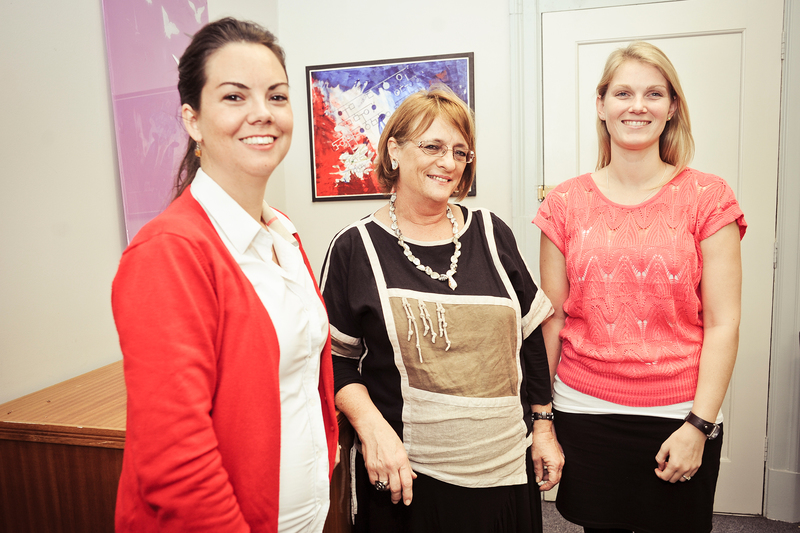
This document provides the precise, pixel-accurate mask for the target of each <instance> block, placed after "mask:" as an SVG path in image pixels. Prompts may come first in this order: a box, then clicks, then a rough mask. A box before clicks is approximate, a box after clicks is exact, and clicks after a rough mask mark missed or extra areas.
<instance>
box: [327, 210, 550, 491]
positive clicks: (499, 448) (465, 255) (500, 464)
mask: <svg viewBox="0 0 800 533" xmlns="http://www.w3.org/2000/svg"><path fill="white" fill-rule="evenodd" d="M459 207H460V209H461V210H462V212H463V214H464V220H465V223H464V227H463V228H461V231H460V232H459V240H460V241H461V243H462V248H461V257H460V259H459V263H458V272H457V274H456V275H455V278H456V281H457V282H458V287H457V288H456V290H451V289H450V288H449V287H448V285H447V283H443V282H441V281H437V280H433V279H431V278H430V277H429V276H427V275H425V273H424V272H421V271H419V270H417V269H415V268H414V265H412V264H411V263H410V262H409V261H408V259H407V258H406V256H405V255H404V253H403V248H401V247H400V246H399V245H398V244H397V238H396V237H395V235H394V232H393V231H392V230H391V228H389V227H387V226H386V225H384V224H383V223H381V222H380V221H378V220H377V219H376V218H375V216H374V215H370V216H368V217H366V218H364V219H362V220H360V221H358V222H356V223H354V224H352V225H350V226H348V227H347V228H345V229H343V230H342V231H341V232H339V234H337V235H336V237H334V239H333V241H332V242H331V245H330V248H329V250H328V255H327V257H326V258H325V264H324V266H323V270H322V277H321V288H322V293H323V296H324V298H325V304H326V306H327V309H328V314H329V317H330V323H331V341H332V344H333V365H334V380H335V390H336V391H337V392H338V391H339V390H340V389H341V388H342V387H344V386H345V385H348V384H350V383H362V384H363V385H365V386H366V387H367V389H368V391H369V394H370V396H371V398H372V401H373V402H374V403H375V405H376V407H377V408H378V409H379V410H380V412H381V413H382V414H383V416H384V418H386V420H387V421H388V422H389V423H390V424H391V425H392V427H393V428H394V429H395V431H397V434H398V435H399V436H400V438H401V439H402V440H403V443H404V445H405V447H406V450H407V451H408V456H409V460H410V462H411V466H412V468H414V470H415V471H417V472H421V473H423V474H426V475H429V476H431V477H434V478H436V479H439V480H441V481H445V482H447V483H452V484H455V485H459V486H464V487H495V486H504V485H518V484H524V483H526V482H527V478H526V474H525V451H526V449H527V448H528V446H529V445H530V437H529V432H530V421H529V420H530V416H529V415H527V413H529V412H530V405H531V404H547V403H549V401H550V375H549V371H548V367H547V355H546V353H545V349H544V342H543V340H542V333H541V328H540V327H539V325H540V324H541V322H542V320H544V319H545V318H546V317H547V316H549V315H550V314H551V313H552V307H551V305H550V301H549V300H548V299H547V297H546V296H545V295H544V293H543V292H542V291H539V290H538V288H537V286H536V284H535V283H534V281H533V278H532V276H531V274H530V271H529V270H528V267H527V265H526V264H525V261H524V260H523V258H522V255H521V254H520V253H519V250H518V248H517V244H516V241H515V240H514V236H513V234H512V233H511V230H510V229H509V227H508V226H506V225H505V224H504V223H503V222H502V221H501V220H500V219H499V218H497V217H496V216H495V215H494V214H492V213H490V212H489V211H486V210H476V211H470V210H468V209H466V208H465V207H463V206H459ZM406 243H407V244H408V245H409V247H410V248H411V250H412V252H413V253H414V255H415V256H417V257H418V258H419V259H420V261H421V262H422V263H423V264H425V265H428V266H430V267H431V268H432V269H433V270H435V271H438V272H445V271H446V270H447V269H448V265H449V264H450V256H451V255H452V254H453V251H454V247H453V244H452V242H451V241H450V240H446V241H436V242H419V241H414V240H410V239H406Z"/></svg>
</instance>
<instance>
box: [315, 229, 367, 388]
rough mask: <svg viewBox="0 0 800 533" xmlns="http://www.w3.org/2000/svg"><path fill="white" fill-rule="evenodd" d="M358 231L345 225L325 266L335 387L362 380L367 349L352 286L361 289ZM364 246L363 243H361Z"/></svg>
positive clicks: (324, 294) (323, 278)
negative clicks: (361, 364) (356, 255)
mask: <svg viewBox="0 0 800 533" xmlns="http://www.w3.org/2000/svg"><path fill="white" fill-rule="evenodd" d="M357 239H358V231H357V230H356V229H355V228H350V229H345V230H343V231H342V232H340V233H339V234H338V235H336V237H334V238H333V241H331V244H330V246H329V248H328V254H327V256H326V257H325V262H324V264H323V266H322V272H321V275H320V279H321V287H320V289H321V291H322V297H323V298H324V300H325V307H326V308H327V310H328V318H329V320H330V325H331V355H332V356H333V375H334V390H335V391H336V392H338V391H339V390H341V389H342V388H343V387H345V386H346V385H349V384H351V383H362V384H363V380H362V379H361V373H360V372H359V370H358V365H359V361H360V359H361V356H362V354H363V353H364V342H363V335H362V332H361V322H360V320H359V319H358V317H357V316H356V314H355V313H354V311H353V305H354V303H353V301H352V294H351V289H354V290H357V288H358V281H357V279H356V280H354V279H353V278H354V277H356V278H358V273H357V272H355V271H354V269H353V263H354V253H355V252H356V250H354V247H355V246H357V243H356V242H354V241H356V240H357ZM361 246H363V245H361Z"/></svg>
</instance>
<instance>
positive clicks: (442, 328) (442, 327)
mask: <svg viewBox="0 0 800 533" xmlns="http://www.w3.org/2000/svg"><path fill="white" fill-rule="evenodd" d="M444 312H445V311H444V306H443V305H442V304H441V303H438V302H437V304H436V318H437V320H438V322H439V336H440V337H442V338H444V340H445V342H446V343H447V346H446V347H445V349H444V351H445V352H446V351H447V350H449V349H450V337H448V336H447V321H446V320H445V318H444Z"/></svg>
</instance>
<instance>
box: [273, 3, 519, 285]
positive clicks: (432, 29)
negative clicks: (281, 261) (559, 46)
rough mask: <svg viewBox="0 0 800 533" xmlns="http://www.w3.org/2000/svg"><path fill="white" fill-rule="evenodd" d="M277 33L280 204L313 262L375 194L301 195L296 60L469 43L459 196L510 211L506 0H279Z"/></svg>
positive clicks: (301, 67) (377, 55)
mask: <svg viewBox="0 0 800 533" xmlns="http://www.w3.org/2000/svg"><path fill="white" fill-rule="evenodd" d="M278 5H279V16H280V33H279V36H280V41H281V44H282V45H283V46H284V47H285V49H286V52H287V67H288V72H289V83H290V85H291V98H292V105H293V109H294V117H295V123H294V137H293V140H292V149H291V150H290V151H289V155H288V156H287V157H286V160H285V161H284V163H283V164H284V167H285V172H286V209H287V213H288V214H289V216H290V217H291V218H292V221H293V222H294V223H295V225H296V226H297V228H298V231H299V232H300V237H301V238H302V240H303V244H304V246H305V248H306V251H307V252H308V255H309V260H310V261H311V264H312V266H314V268H315V270H316V272H317V273H318V272H319V269H320V267H321V266H322V261H323V259H324V256H325V252H326V251H327V246H328V244H329V243H330V240H331V238H332V237H333V235H334V234H335V233H336V232H337V231H338V230H340V229H341V228H343V227H344V226H346V225H347V224H349V223H351V222H353V221H355V220H357V219H359V218H361V217H362V216H364V215H366V214H368V213H370V212H372V211H374V210H376V209H378V208H379V207H380V206H381V205H383V203H385V201H383V200H364V201H343V202H312V201H311V163H310V160H309V133H308V104H307V96H306V82H305V67H306V66H311V65H322V64H330V63H343V62H350V61H368V60H376V59H392V58H400V57H413V56H429V55H435V54H449V53H460V52H474V53H475V111H476V121H477V131H478V136H477V147H476V150H475V151H476V154H477V157H476V160H477V192H478V194H477V197H475V198H474V199H467V200H465V202H464V203H465V204H466V205H470V206H481V207H487V208H489V209H492V210H493V211H495V212H496V213H497V214H498V215H499V216H500V217H501V218H503V219H504V220H506V221H507V222H509V224H510V216H511V198H510V191H511V180H510V177H509V175H510V172H511V162H510V158H511V149H510V141H511V139H510V136H511V131H510V130H511V126H510V114H511V107H510V72H509V33H508V32H509V14H508V4H507V3H506V2H486V1H484V0H436V1H431V0H427V1H426V0H413V1H406V2H370V3H364V2H362V1H355V0H340V1H338V2H330V1H328V0H306V1H304V2H303V3H302V5H303V8H302V9H298V8H297V5H298V3H297V2H296V1H293V0H279V3H278Z"/></svg>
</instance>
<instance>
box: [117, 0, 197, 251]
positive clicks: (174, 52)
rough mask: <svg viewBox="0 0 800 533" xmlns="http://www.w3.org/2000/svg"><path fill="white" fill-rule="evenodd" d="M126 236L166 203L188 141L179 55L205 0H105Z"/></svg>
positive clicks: (193, 30)
mask: <svg viewBox="0 0 800 533" xmlns="http://www.w3.org/2000/svg"><path fill="white" fill-rule="evenodd" d="M103 16H104V18H105V27H106V48H107V56H108V70H109V78H110V81H111V98H112V103H113V108H114V124H115V129H116V135H117V154H118V158H119V172H120V181H121V183H122V197H123V206H124V209H125V229H126V232H127V235H128V241H129V242H130V240H131V239H132V238H133V236H134V235H135V234H136V232H137V231H139V229H140V228H141V227H142V226H143V225H144V224H146V223H147V222H148V221H149V220H150V219H152V218H153V217H154V216H156V215H157V214H158V213H160V212H161V211H163V210H164V208H165V207H166V206H167V205H168V204H169V201H170V198H171V194H172V190H171V189H172V182H173V178H174V176H175V172H176V171H177V168H178V165H179V164H180V161H181V158H182V156H183V152H184V149H185V147H186V139H187V135H186V132H185V131H184V129H183V124H182V123H181V119H180V99H179V97H178V90H177V88H176V85H177V83H178V69H177V59H178V58H180V56H181V55H182V54H183V51H184V50H185V49H186V46H187V45H188V44H189V40H190V39H191V35H193V34H194V33H195V32H196V31H197V30H198V29H200V27H202V26H203V25H204V24H205V23H207V22H208V10H207V0H193V1H190V0H103Z"/></svg>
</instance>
